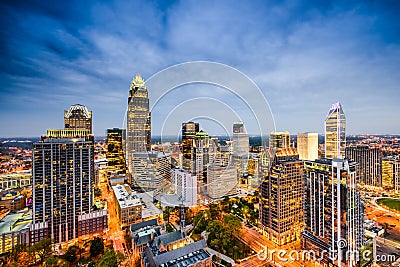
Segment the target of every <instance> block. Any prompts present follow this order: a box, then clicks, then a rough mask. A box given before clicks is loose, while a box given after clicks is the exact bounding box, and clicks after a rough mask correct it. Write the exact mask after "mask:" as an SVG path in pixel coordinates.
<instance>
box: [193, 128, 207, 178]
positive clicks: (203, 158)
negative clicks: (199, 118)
mask: <svg viewBox="0 0 400 267" xmlns="http://www.w3.org/2000/svg"><path fill="white" fill-rule="evenodd" d="M209 148H210V136H209V135H208V134H207V133H206V132H205V131H203V130H200V131H199V132H198V133H197V134H196V136H195V139H194V140H193V144H192V156H191V161H192V171H191V172H192V173H193V174H194V175H196V176H197V179H198V181H199V182H200V183H201V182H204V180H205V178H206V177H207V166H208V163H209Z"/></svg>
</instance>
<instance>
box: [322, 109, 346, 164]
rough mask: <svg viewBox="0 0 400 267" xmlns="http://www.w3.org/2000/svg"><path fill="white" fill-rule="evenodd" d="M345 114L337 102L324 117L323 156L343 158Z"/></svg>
mask: <svg viewBox="0 0 400 267" xmlns="http://www.w3.org/2000/svg"><path fill="white" fill-rule="evenodd" d="M345 148H346V116H345V115H344V112H343V108H342V106H341V105H340V103H339V102H337V103H335V104H333V105H332V107H331V109H330V110H329V113H328V116H327V117H326V119H325V158H328V159H333V158H341V159H343V158H344V155H345Z"/></svg>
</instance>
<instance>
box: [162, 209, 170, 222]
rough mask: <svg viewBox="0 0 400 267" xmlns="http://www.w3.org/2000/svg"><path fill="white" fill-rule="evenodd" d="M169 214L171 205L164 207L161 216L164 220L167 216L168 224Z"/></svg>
mask: <svg viewBox="0 0 400 267" xmlns="http://www.w3.org/2000/svg"><path fill="white" fill-rule="evenodd" d="M170 215H171V207H168V206H167V207H165V209H164V211H163V218H164V222H165V218H167V224H169V216H170Z"/></svg>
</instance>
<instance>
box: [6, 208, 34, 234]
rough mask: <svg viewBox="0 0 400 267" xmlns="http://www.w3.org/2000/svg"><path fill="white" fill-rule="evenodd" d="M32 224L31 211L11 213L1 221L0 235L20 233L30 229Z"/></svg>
mask: <svg viewBox="0 0 400 267" xmlns="http://www.w3.org/2000/svg"><path fill="white" fill-rule="evenodd" d="M31 222H32V211H31V210H27V211H26V210H23V211H18V212H15V213H14V212H13V213H9V214H7V215H6V216H5V217H4V218H3V219H2V220H1V221H0V234H7V233H11V232H16V231H20V230H22V229H28V228H29V225H30V224H31Z"/></svg>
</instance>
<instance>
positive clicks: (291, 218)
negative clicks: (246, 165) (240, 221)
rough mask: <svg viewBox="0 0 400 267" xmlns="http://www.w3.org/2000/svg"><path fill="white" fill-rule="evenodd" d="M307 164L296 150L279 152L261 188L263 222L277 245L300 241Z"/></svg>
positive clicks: (263, 225) (269, 235) (287, 149)
mask: <svg viewBox="0 0 400 267" xmlns="http://www.w3.org/2000/svg"><path fill="white" fill-rule="evenodd" d="M303 188H304V178H303V162H302V161H301V160H299V156H298V153H297V150H296V148H283V149H278V150H277V152H276V155H275V158H274V161H273V162H272V165H271V168H270V170H269V173H268V175H267V176H266V177H265V178H264V181H263V182H262V183H261V186H260V194H261V195H260V222H261V225H262V227H263V232H264V235H265V236H267V238H268V239H269V240H271V241H273V242H274V243H276V244H277V245H285V244H288V243H291V242H293V241H296V240H299V239H300V234H301V231H302V229H303V225H304V223H303V197H304V192H303Z"/></svg>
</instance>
